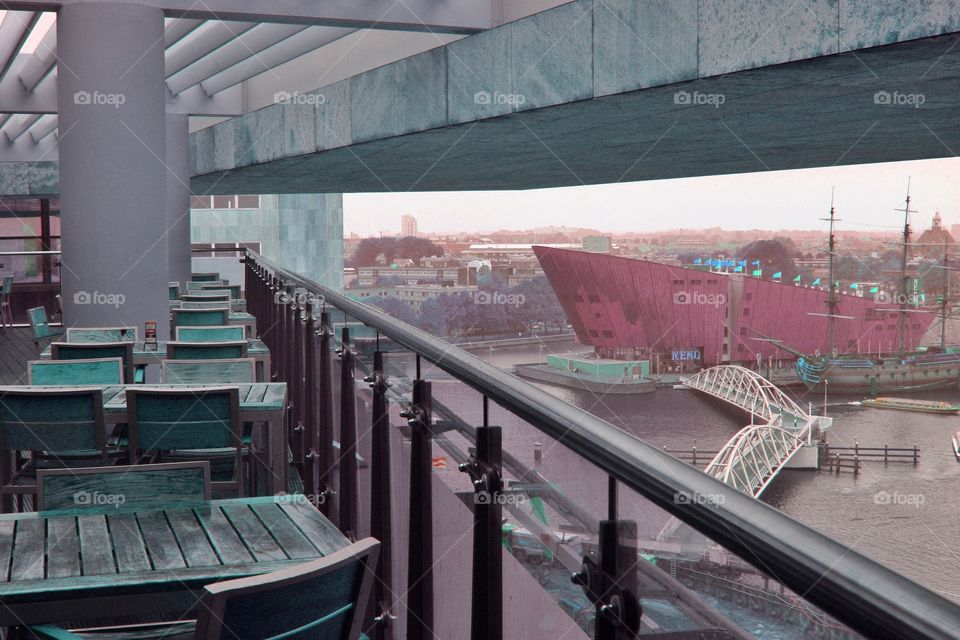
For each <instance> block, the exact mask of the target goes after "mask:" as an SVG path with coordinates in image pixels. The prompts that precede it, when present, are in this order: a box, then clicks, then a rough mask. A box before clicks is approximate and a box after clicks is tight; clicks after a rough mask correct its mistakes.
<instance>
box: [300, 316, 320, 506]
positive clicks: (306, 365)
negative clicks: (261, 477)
mask: <svg viewBox="0 0 960 640" xmlns="http://www.w3.org/2000/svg"><path fill="white" fill-rule="evenodd" d="M313 306H314V305H313V302H307V311H306V318H305V323H304V328H303V331H304V333H303V413H302V415H303V419H304V424H305V425H306V433H305V434H304V440H305V446H306V448H307V452H306V455H305V458H306V464H305V467H304V470H303V481H304V488H305V489H306V494H307V495H308V496H310V497H311V498H312V499H313V502H314V504H316V503H318V502H319V501H320V498H319V496H320V470H319V468H318V467H317V461H318V458H319V456H320V454H319V449H320V437H319V436H320V430H319V428H318V422H319V420H318V418H319V415H320V411H319V409H318V407H317V340H316V337H317V328H316V323H315V316H314V314H315V312H316V310H315V309H314V308H313Z"/></svg>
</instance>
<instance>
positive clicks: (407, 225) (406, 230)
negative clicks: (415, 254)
mask: <svg viewBox="0 0 960 640" xmlns="http://www.w3.org/2000/svg"><path fill="white" fill-rule="evenodd" d="M400 235H401V236H403V237H407V236H415V235H417V219H416V218H414V217H413V216H407V215H404V216H400Z"/></svg>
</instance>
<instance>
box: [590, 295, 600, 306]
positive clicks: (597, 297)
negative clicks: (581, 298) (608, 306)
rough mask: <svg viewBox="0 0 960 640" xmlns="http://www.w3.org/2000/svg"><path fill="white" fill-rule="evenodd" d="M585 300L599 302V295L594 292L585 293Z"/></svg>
mask: <svg viewBox="0 0 960 640" xmlns="http://www.w3.org/2000/svg"><path fill="white" fill-rule="evenodd" d="M587 300H589V301H590V302H592V303H593V304H600V296H598V295H597V294H595V293H590V294H587Z"/></svg>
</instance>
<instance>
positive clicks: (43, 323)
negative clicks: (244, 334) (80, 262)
mask: <svg viewBox="0 0 960 640" xmlns="http://www.w3.org/2000/svg"><path fill="white" fill-rule="evenodd" d="M27 317H28V318H29V319H30V326H31V327H32V328H33V344H34V345H35V346H38V347H39V346H40V341H41V340H54V339H56V338H59V337H60V336H62V335H63V333H64V331H63V329H62V328H60V329H54V328H53V327H51V326H50V322H49V321H48V320H47V310H46V309H44V308H43V307H34V308H32V309H27ZM224 324H226V323H224Z"/></svg>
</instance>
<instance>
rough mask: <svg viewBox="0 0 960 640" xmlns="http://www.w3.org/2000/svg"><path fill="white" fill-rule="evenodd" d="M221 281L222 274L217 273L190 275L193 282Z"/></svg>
mask: <svg viewBox="0 0 960 640" xmlns="http://www.w3.org/2000/svg"><path fill="white" fill-rule="evenodd" d="M219 279H220V274H219V273H218V272H216V271H207V272H204V273H191V274H190V280H191V281H193V282H211V281H214V280H219Z"/></svg>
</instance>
